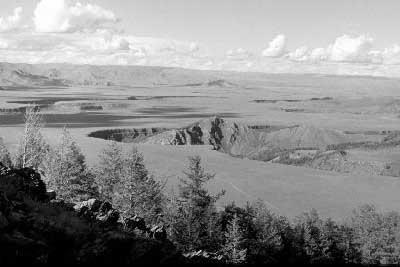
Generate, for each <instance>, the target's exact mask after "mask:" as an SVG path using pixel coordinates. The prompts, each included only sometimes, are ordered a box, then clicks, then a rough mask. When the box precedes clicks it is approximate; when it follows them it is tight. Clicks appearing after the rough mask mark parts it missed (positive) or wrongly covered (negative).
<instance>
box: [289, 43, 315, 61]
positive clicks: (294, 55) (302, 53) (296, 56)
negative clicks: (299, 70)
mask: <svg viewBox="0 0 400 267" xmlns="http://www.w3.org/2000/svg"><path fill="white" fill-rule="evenodd" d="M309 53H310V51H309V49H308V47H307V46H302V47H299V48H297V49H296V50H295V51H293V52H290V53H289V54H288V57H289V59H291V60H294V61H306V60H308V59H309V57H310V55H309Z"/></svg>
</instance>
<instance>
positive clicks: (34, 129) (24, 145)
mask: <svg viewBox="0 0 400 267" xmlns="http://www.w3.org/2000/svg"><path fill="white" fill-rule="evenodd" d="M42 127H43V118H42V115H41V114H40V111H39V109H38V108H37V107H28V108H27V109H26V112H25V128H24V134H23V136H22V138H21V140H20V142H19V145H18V150H17V154H16V157H15V165H16V166H17V167H18V168H25V167H31V168H34V169H39V166H40V164H41V163H42V161H43V159H44V158H45V156H46V153H48V151H49V146H48V145H47V143H46V142H45V140H44V138H43V135H42V133H41V129H42Z"/></svg>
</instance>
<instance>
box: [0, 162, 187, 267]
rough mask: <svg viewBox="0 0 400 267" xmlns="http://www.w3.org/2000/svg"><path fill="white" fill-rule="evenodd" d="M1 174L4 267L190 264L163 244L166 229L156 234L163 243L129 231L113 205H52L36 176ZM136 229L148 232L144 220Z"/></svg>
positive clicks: (1, 261) (0, 260)
mask: <svg viewBox="0 0 400 267" xmlns="http://www.w3.org/2000/svg"><path fill="white" fill-rule="evenodd" d="M1 173H2V174H1V175H0V248H1V253H0V266H5V265H28V264H29V265H32V264H57V265H59V264H60V263H62V264H68V265H71V264H74V265H75V264H96V265H99V264H123V265H135V264H136V265H137V264H146V265H148V264H160V263H174V264H179V263H184V262H185V261H184V258H183V256H182V255H181V254H180V253H179V252H178V251H177V250H176V248H175V246H174V245H173V244H172V243H171V242H169V241H168V240H166V239H163V240H161V239H162V237H163V235H164V234H163V231H162V229H161V228H154V229H152V231H153V232H154V234H153V236H154V238H157V239H159V240H155V239H153V238H147V237H146V238H145V237H137V235H136V234H134V233H132V232H131V231H125V230H123V228H122V227H121V225H120V223H119V221H120V220H121V216H120V214H119V212H118V211H117V210H115V209H114V208H113V207H112V205H111V204H110V203H108V202H102V201H99V200H97V199H90V200H88V201H83V202H80V203H76V204H72V203H68V202H64V201H62V200H49V196H48V195H47V192H46V188H45V187H44V186H42V183H41V179H40V175H38V174H37V173H36V172H35V171H33V170H29V169H22V170H14V169H9V168H4V167H3V166H2V167H1ZM131 227H137V228H140V229H146V230H148V227H147V226H146V225H145V223H144V220H143V219H141V218H139V217H133V218H132V220H131ZM148 233H149V232H146V234H148ZM149 236H150V235H149Z"/></svg>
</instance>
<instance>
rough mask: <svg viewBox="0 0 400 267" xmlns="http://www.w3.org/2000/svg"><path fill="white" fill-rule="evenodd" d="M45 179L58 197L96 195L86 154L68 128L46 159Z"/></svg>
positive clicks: (65, 198) (68, 198) (71, 198)
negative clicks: (86, 161)
mask: <svg viewBox="0 0 400 267" xmlns="http://www.w3.org/2000/svg"><path fill="white" fill-rule="evenodd" d="M43 165H44V168H43V169H44V177H45V178H44V179H45V182H46V184H47V186H48V188H49V189H51V190H54V191H56V193H57V197H58V198H61V199H64V200H67V201H81V200H87V199H88V198H90V197H94V196H96V188H95V185H94V177H93V175H92V174H91V173H90V172H89V171H88V169H87V167H86V163H85V156H84V155H83V154H82V152H81V150H80V148H79V147H78V145H77V144H76V142H75V141H74V140H73V139H72V136H71V134H70V133H69V132H68V131H67V129H65V128H64V129H63V132H62V134H61V140H60V142H59V144H58V145H57V146H56V148H55V149H52V150H51V151H50V152H49V153H48V155H47V157H46V160H45V161H44V164H43Z"/></svg>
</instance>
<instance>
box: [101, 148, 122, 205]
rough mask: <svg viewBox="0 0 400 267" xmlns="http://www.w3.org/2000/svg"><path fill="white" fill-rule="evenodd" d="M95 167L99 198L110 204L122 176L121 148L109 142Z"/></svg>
mask: <svg viewBox="0 0 400 267" xmlns="http://www.w3.org/2000/svg"><path fill="white" fill-rule="evenodd" d="M99 158H100V160H99V163H98V165H97V167H96V170H95V173H96V184H97V186H98V189H99V194H100V197H101V198H102V199H103V200H106V201H109V202H112V199H113V195H114V192H115V187H117V186H119V184H120V182H121V180H122V178H123V176H124V163H125V161H124V155H123V151H122V148H121V146H119V145H118V144H117V142H115V141H111V143H110V144H108V145H107V147H105V148H104V149H103V151H102V152H101V154H100V156H99Z"/></svg>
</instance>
